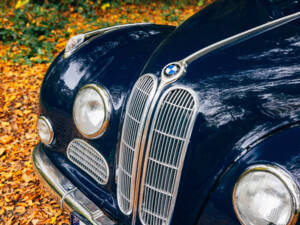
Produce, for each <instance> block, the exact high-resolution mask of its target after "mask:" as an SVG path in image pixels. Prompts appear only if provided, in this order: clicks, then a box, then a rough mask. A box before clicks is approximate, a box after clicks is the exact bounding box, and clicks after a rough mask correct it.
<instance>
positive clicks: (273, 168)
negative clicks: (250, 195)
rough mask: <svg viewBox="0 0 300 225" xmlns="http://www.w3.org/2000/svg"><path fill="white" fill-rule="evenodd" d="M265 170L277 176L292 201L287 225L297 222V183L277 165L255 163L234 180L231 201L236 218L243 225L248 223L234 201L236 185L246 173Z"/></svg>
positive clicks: (299, 195) (299, 202) (299, 208)
mask: <svg viewBox="0 0 300 225" xmlns="http://www.w3.org/2000/svg"><path fill="white" fill-rule="evenodd" d="M257 171H260V172H266V173H270V174H272V175H274V176H275V177H276V178H278V179H279V180H280V181H281V182H282V184H283V185H284V186H285V187H286V189H287V190H288V192H289V195H290V198H291V201H292V211H291V216H290V219H289V222H288V223H287V225H293V224H295V223H296V222H297V220H298V217H299V210H300V193H299V189H298V186H297V184H296V183H295V181H294V180H293V179H292V177H291V176H290V174H288V173H287V172H286V171H285V170H283V169H282V168H280V167H279V166H277V165H271V164H270V165H266V164H257V165H253V166H250V167H248V168H247V169H246V170H245V171H244V172H243V173H242V175H241V176H240V177H239V179H238V181H237V182H236V184H235V186H234V189H233V194H232V202H233V207H234V211H235V214H236V216H237V218H238V220H239V221H240V222H241V224H243V225H248V224H247V223H246V222H245V221H244V219H243V218H242V216H241V215H240V212H239V210H238V207H237V202H236V192H237V188H238V185H239V183H240V181H241V180H242V179H243V178H244V177H245V176H246V175H248V174H250V173H253V172H257Z"/></svg>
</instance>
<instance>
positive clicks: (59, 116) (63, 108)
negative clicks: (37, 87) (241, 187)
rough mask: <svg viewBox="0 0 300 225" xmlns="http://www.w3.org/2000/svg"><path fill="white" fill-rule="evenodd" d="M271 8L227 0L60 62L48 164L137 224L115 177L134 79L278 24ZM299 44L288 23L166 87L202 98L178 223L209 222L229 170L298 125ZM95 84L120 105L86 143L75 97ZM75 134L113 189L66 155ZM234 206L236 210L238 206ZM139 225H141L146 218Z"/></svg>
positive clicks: (50, 102)
mask: <svg viewBox="0 0 300 225" xmlns="http://www.w3.org/2000/svg"><path fill="white" fill-rule="evenodd" d="M269 11H270V10H268V9H266V8H265V5H264V4H263V3H262V2H260V1H253V0H239V1H236V0H218V1H216V2H215V3H214V4H212V5H211V6H208V7H207V8H206V9H204V10H203V11H201V12H199V13H198V14H196V15H195V16H193V17H192V18H191V19H189V20H187V21H186V22H185V23H184V24H183V25H181V26H179V27H178V28H177V29H176V30H174V28H173V27H164V26H156V25H145V26H141V27H139V28H138V29H137V28H129V29H124V30H119V31H113V32H111V33H108V34H105V35H104V36H103V37H99V38H97V39H95V40H93V41H92V42H91V43H89V44H88V45H85V46H84V47H82V48H81V49H79V50H78V51H77V52H75V53H74V55H72V56H71V57H70V58H67V59H64V58H63V57H62V54H61V55H60V56H58V58H57V59H56V60H55V61H54V63H53V64H52V65H51V67H50V68H49V70H48V72H47V74H46V77H45V80H44V83H43V86H42V89H41V113H42V114H43V115H46V116H48V117H49V118H50V119H51V120H52V121H54V130H55V133H56V136H57V138H56V139H55V143H54V144H53V146H52V147H50V148H47V150H46V152H47V154H48V156H49V158H50V159H51V160H52V161H53V163H54V164H55V165H56V166H57V167H58V168H59V170H61V171H63V173H64V174H65V175H66V176H67V177H69V179H70V180H72V182H74V184H76V185H77V186H78V187H79V188H80V190H81V191H82V192H84V193H85V194H86V195H87V196H89V197H90V198H91V199H92V200H93V201H94V202H95V203H97V205H99V206H101V207H103V208H104V210H106V211H107V212H108V213H109V214H110V215H111V216H112V217H113V218H115V219H117V220H118V221H122V223H123V224H131V217H130V216H125V215H123V214H122V213H121V212H120V211H119V209H118V205H117V202H116V184H115V179H114V178H115V169H116V159H117V156H118V151H117V150H118V144H119V139H120V131H121V128H122V123H123V114H124V110H125V103H126V100H127V99H128V96H129V94H130V91H131V88H132V87H133V84H134V82H135V81H136V80H137V79H138V77H139V76H140V75H143V74H146V73H152V74H154V75H155V76H156V77H157V78H158V80H160V79H161V71H162V70H163V68H164V67H165V66H166V65H167V64H169V63H171V62H174V61H177V60H181V59H183V58H185V57H187V56H188V55H190V54H192V53H194V52H196V51H198V50H199V49H201V48H204V47H206V46H208V45H210V44H213V43H215V42H218V41H221V40H223V39H225V38H228V37H230V36H232V35H235V34H237V33H240V32H243V31H246V30H247V29H251V28H253V27H256V26H259V25H262V24H264V23H267V22H269V21H271V20H272V16H274V15H273V14H270V12H269ZM272 12H273V11H272ZM173 30H174V31H173ZM153 31H156V32H153ZM157 32H158V33H157ZM151 33H152V34H153V35H151ZM167 36H168V37H167ZM166 37H167V38H166ZM165 38H166V39H165ZM163 40H164V41H163ZM161 41H162V42H161ZM160 42H161V44H160V45H159V43H160ZM299 43H300V30H299V27H298V26H297V25H295V24H294V23H289V24H285V25H283V26H280V27H278V28H276V29H274V30H271V31H267V32H265V33H263V34H260V35H259V36H256V37H253V38H251V39H249V40H246V41H244V42H241V43H239V42H236V44H234V45H231V46H228V48H222V49H217V50H216V51H214V52H213V54H209V55H207V56H205V57H202V58H199V59H197V60H196V61H194V62H193V63H191V64H190V65H189V66H188V67H187V71H186V73H185V74H184V76H183V77H181V78H179V79H178V80H177V81H176V82H174V83H171V84H169V85H168V86H167V87H165V88H164V89H163V91H162V94H163V93H164V92H165V91H166V89H167V88H170V87H173V86H183V87H187V88H190V89H192V90H193V91H195V93H196V95H197V97H198V100H199V109H198V115H197V119H196V122H195V126H194V129H193V132H192V136H191V140H190V144H189V147H188V149H187V154H186V157H185V161H184V167H183V171H182V176H181V181H180V185H179V189H178V196H177V201H176V205H175V209H174V211H173V216H172V223H171V224H172V225H181V224H196V223H197V220H198V219H199V218H200V220H199V223H198V224H205V223H202V221H206V220H203V219H202V217H201V216H200V215H201V213H202V212H203V209H204V207H205V206H206V204H205V203H207V201H208V198H209V195H210V192H211V190H212V189H213V188H214V187H215V186H216V184H217V182H218V180H219V178H220V177H221V176H223V175H224V173H225V172H228V170H227V169H228V168H230V167H231V166H232V164H233V163H234V162H237V161H238V162H239V161H240V160H243V157H244V155H245V154H246V153H247V154H246V155H248V154H250V153H251V152H252V151H253V152H255V151H256V150H255V149H254V150H252V149H253V148H254V147H255V146H256V145H257V144H258V143H260V142H262V141H264V140H266V139H268V138H269V137H270V136H272V135H273V134H275V133H277V132H278V131H281V130H285V129H288V128H289V127H291V126H295V125H297V124H298V123H299V121H300V104H299V96H300V79H299V75H300V66H299V59H300V44H299ZM158 45H159V47H158V48H157V49H156V50H155V52H154V54H152V56H151V57H150V55H151V53H152V52H153V51H154V49H155V48H156V47H157V46H158ZM148 59H149V60H148ZM147 60H148V61H147ZM87 83H96V84H101V85H102V86H104V87H105V88H106V89H107V90H108V91H109V93H110V95H111V101H112V103H113V115H112V118H111V124H110V127H109V129H108V130H107V132H105V134H104V135H103V136H102V137H101V138H99V139H96V140H92V141H91V140H86V139H85V138H83V137H82V136H81V135H80V134H79V132H78V131H77V129H76V127H75V125H74V123H73V121H72V105H73V101H74V98H75V95H76V93H77V91H78V90H79V89H80V88H81V87H82V86H84V85H85V84H87ZM74 138H82V139H84V140H86V141H87V142H88V143H90V144H91V145H92V146H94V147H95V148H96V149H98V150H99V151H100V152H101V153H102V154H103V156H104V157H105V158H106V159H107V161H108V163H109V166H110V170H111V172H112V173H111V174H112V175H111V177H110V180H109V183H108V185H107V186H105V187H102V186H100V185H97V184H96V182H95V181H94V180H92V179H91V178H90V177H89V176H88V175H87V174H85V173H84V172H82V171H81V170H80V169H78V168H76V167H75V166H74V165H73V164H72V163H71V162H69V161H68V160H67V159H66V157H65V151H66V148H67V145H68V143H69V142H70V141H71V140H72V139H74ZM51 148H52V149H51ZM53 150H54V151H53ZM291 151H292V152H293V150H291ZM248 152H249V153H248ZM291 154H295V153H291ZM239 159H240V160H239ZM298 175H299V174H298ZM298 175H297V176H298ZM295 176H296V175H295ZM297 179H298V178H297ZM234 181H235V178H234V177H233V178H232V179H231V182H234ZM87 184H88V185H87ZM218 193H219V192H218ZM227 198H228V196H227ZM227 200H228V199H227ZM226 204H227V205H226V206H228V207H229V204H231V201H230V203H229V202H228V203H226ZM220 208H221V207H220ZM209 210H210V209H209ZM232 210H233V209H232ZM206 212H207V209H205V213H206ZM224 213H225V214H226V213H227V212H224ZM228 213H229V214H230V213H232V212H231V211H230V212H228ZM230 215H231V214H230ZM233 222H235V223H236V222H237V220H236V219H234V220H233ZM136 224H137V225H140V224H141V221H139V219H138V217H137V222H136ZM225 224H226V223H225Z"/></svg>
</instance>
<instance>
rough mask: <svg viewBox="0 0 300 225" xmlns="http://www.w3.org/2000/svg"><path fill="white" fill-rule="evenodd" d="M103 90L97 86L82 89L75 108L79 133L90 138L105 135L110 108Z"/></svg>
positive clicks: (75, 118)
mask: <svg viewBox="0 0 300 225" xmlns="http://www.w3.org/2000/svg"><path fill="white" fill-rule="evenodd" d="M102 91H103V90H100V89H98V87H97V86H95V85H90V86H86V87H84V88H83V89H81V90H80V91H79V92H78V94H77V96H76V99H75V103H74V106H73V116H74V122H75V124H76V126H77V129H78V130H79V132H80V133H81V134H82V135H84V136H86V137H88V138H96V137H98V136H99V135H100V134H101V133H103V131H104V128H105V125H106V124H105V123H106V122H107V120H108V118H107V117H108V112H107V110H108V106H107V103H106V102H105V101H104V98H107V97H106V96H102V95H101V92H102Z"/></svg>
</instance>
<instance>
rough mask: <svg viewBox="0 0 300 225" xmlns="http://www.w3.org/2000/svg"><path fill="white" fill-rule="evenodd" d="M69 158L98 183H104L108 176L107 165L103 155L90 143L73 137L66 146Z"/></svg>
mask: <svg viewBox="0 0 300 225" xmlns="http://www.w3.org/2000/svg"><path fill="white" fill-rule="evenodd" d="M67 156H68V158H69V160H70V161H71V162H72V163H74V164H75V165H76V166H78V167H79V168H80V169H82V170H83V171H84V172H86V173H87V174H88V175H90V176H91V177H92V178H94V179H95V180H96V181H97V182H98V183H99V184H101V185H105V184H107V182H108V178H109V167H108V165H107V162H106V160H105V159H104V157H103V156H102V155H101V154H100V153H99V152H98V151H97V150H96V149H95V148H93V147H92V146H91V145H89V144H88V143H86V142H85V141H83V140H80V139H74V140H73V141H71V142H70V144H69V146H68V148H67Z"/></svg>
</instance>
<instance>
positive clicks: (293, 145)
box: [197, 125, 300, 225]
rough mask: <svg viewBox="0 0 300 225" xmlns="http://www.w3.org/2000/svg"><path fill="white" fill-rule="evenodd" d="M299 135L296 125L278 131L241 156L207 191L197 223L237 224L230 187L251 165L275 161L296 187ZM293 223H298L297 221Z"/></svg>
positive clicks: (299, 159) (297, 179)
mask: <svg viewBox="0 0 300 225" xmlns="http://www.w3.org/2000/svg"><path fill="white" fill-rule="evenodd" d="M299 135H300V126H299V125H298V126H296V127H291V128H289V129H286V130H281V131H279V132H278V133H277V134H275V135H273V136H272V137H269V138H267V139H266V140H265V141H263V142H261V143H260V144H258V145H257V146H256V147H254V148H253V149H252V150H251V151H249V152H248V153H247V154H245V155H244V156H243V157H241V158H240V159H239V160H238V161H237V162H236V163H235V164H233V165H232V166H231V168H230V169H228V170H227V172H226V173H225V174H224V175H223V176H222V178H220V180H219V181H218V183H217V184H216V186H215V188H214V190H213V191H212V192H211V193H210V198H209V200H208V202H207V203H206V207H205V209H204V211H203V213H202V215H201V217H200V219H199V221H198V223H197V224H198V225H200V224H205V225H213V224H232V225H239V224H240V222H239V221H238V219H237V216H236V215H235V212H234V209H233V203H232V193H233V188H234V185H235V183H236V181H237V180H238V178H239V177H240V176H241V174H242V173H243V172H244V171H245V170H246V169H247V168H248V167H250V166H252V165H257V164H275V165H277V166H279V167H281V168H282V169H284V170H285V171H287V172H288V173H289V174H290V175H291V178H292V179H293V180H294V182H295V183H296V185H297V186H298V188H299V187H300V173H299V171H300V168H299V165H300V164H299V162H300V158H299V154H300V148H299ZM296 224H298V225H299V224H300V222H299V220H298V222H297V223H296Z"/></svg>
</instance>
